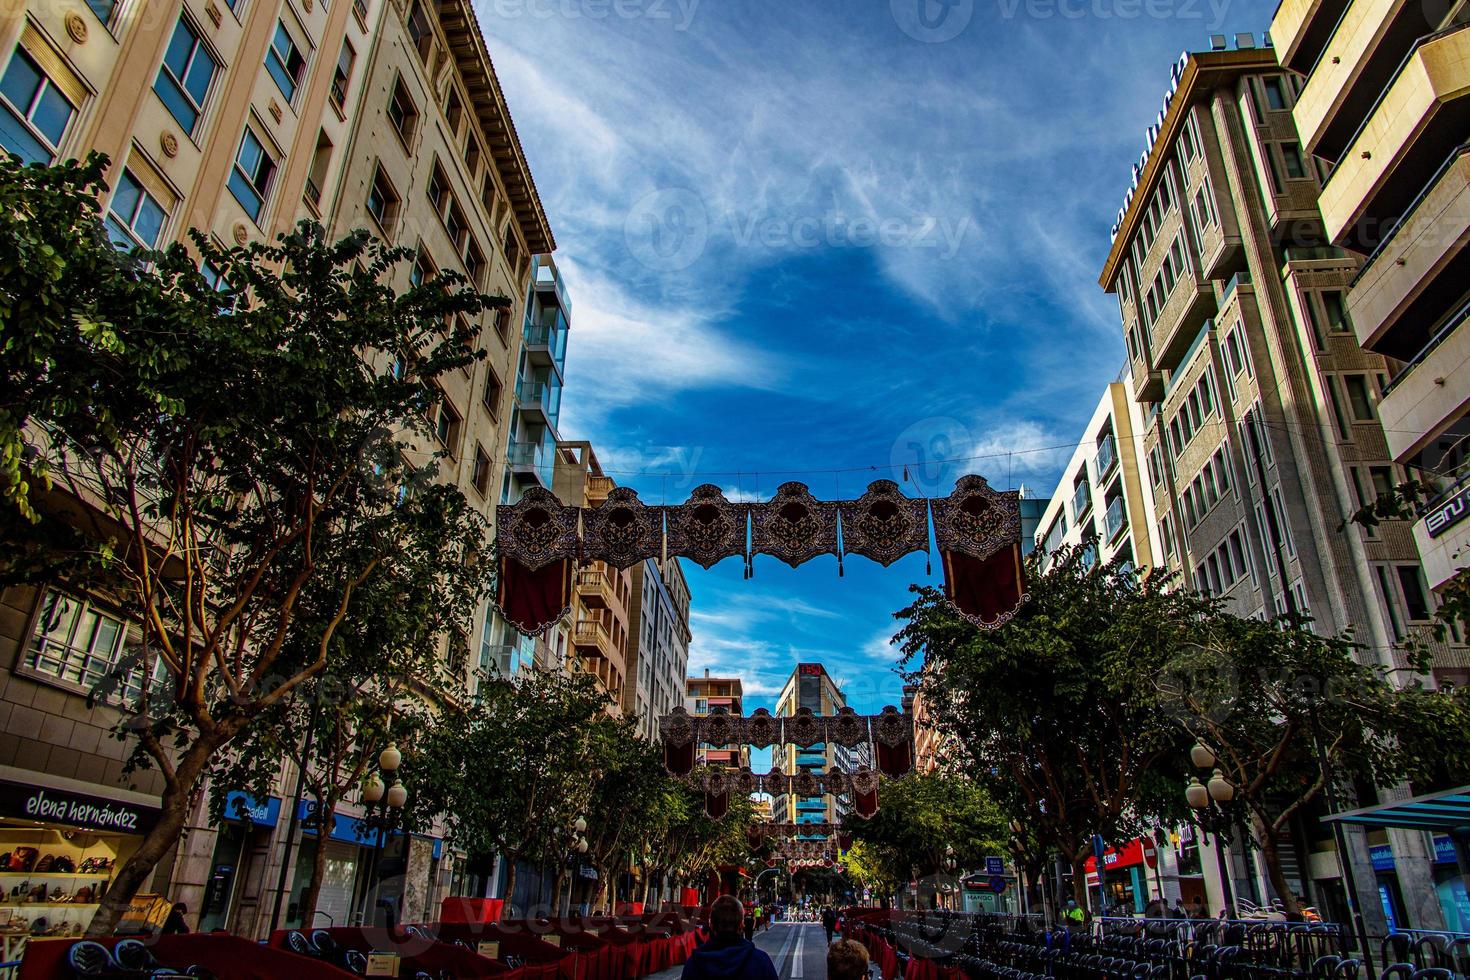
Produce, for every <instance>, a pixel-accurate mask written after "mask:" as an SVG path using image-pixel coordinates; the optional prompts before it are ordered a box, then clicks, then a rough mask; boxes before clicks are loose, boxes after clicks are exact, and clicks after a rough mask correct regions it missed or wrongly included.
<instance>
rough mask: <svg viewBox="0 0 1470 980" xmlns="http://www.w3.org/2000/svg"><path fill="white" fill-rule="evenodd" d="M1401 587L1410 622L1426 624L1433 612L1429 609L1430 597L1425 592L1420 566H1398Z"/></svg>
mask: <svg viewBox="0 0 1470 980" xmlns="http://www.w3.org/2000/svg"><path fill="white" fill-rule="evenodd" d="M1395 571H1397V572H1398V576H1399V586H1400V587H1401V588H1402V589H1403V590H1404V611H1405V612H1406V613H1408V617H1409V621H1410V622H1415V623H1422V622H1426V621H1427V620H1428V619H1429V617H1430V613H1431V610H1430V608H1429V596H1428V595H1427V593H1426V592H1425V591H1424V579H1423V577H1422V576H1421V575H1420V574H1419V566H1418V565H1398V566H1396V567H1395Z"/></svg>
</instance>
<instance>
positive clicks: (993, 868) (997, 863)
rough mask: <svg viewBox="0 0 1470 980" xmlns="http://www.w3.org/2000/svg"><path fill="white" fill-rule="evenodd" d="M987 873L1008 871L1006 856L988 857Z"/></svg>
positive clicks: (986, 860)
mask: <svg viewBox="0 0 1470 980" xmlns="http://www.w3.org/2000/svg"><path fill="white" fill-rule="evenodd" d="M985 873H986V874H988V875H1003V874H1005V873H1006V862H1005V858H998V857H994V856H991V857H987V858H986V859H985Z"/></svg>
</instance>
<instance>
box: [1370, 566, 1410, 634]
mask: <svg viewBox="0 0 1470 980" xmlns="http://www.w3.org/2000/svg"><path fill="white" fill-rule="evenodd" d="M1373 571H1374V572H1375V573H1377V576H1378V591H1379V592H1381V593H1382V594H1383V604H1384V606H1385V607H1387V609H1388V622H1389V625H1390V626H1392V627H1393V635H1394V638H1395V639H1398V640H1402V639H1403V638H1404V624H1403V621H1402V620H1401V619H1400V618H1399V604H1398V599H1397V596H1395V595H1394V589H1393V584H1392V583H1391V582H1390V581H1389V578H1388V569H1386V568H1384V567H1383V566H1382V565H1374V566H1373Z"/></svg>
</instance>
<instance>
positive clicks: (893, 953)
mask: <svg viewBox="0 0 1470 980" xmlns="http://www.w3.org/2000/svg"><path fill="white" fill-rule="evenodd" d="M843 919H844V927H843V928H844V934H845V935H846V936H848V937H849V938H852V939H856V940H858V941H859V942H861V943H863V944H864V945H865V946H866V947H867V948H868V951H869V955H870V956H871V957H872V959H873V962H874V963H875V964H876V965H877V966H878V968H879V970H880V971H881V973H882V976H883V980H894V978H895V977H902V978H903V980H962V978H967V980H1099V978H1100V980H1287V978H1304V980H1368V978H1372V977H1376V978H1378V980H1457V978H1462V977H1465V976H1467V975H1470V974H1467V968H1470V936H1463V935H1455V934H1449V933H1419V934H1411V933H1398V934H1395V935H1392V936H1388V937H1386V938H1384V939H1383V940H1381V941H1380V942H1379V943H1378V948H1376V949H1374V950H1373V959H1371V960H1365V959H1364V958H1363V957H1361V956H1360V955H1357V954H1356V953H1355V951H1354V949H1353V944H1352V940H1351V936H1350V934H1349V932H1348V930H1346V929H1345V928H1344V927H1342V926H1340V925H1336V924H1333V923H1301V922H1274V921H1272V922H1267V921H1259V920H1256V921H1232V920H1218V919H1215V920H1205V921H1193V920H1177V919H1139V918H1135V919H1108V920H1099V921H1097V922H1095V923H1093V924H1092V925H1090V926H1088V927H1087V928H1085V929H1079V930H1075V931H1068V930H1065V929H1048V928H1047V927H1046V926H1045V924H1044V923H1042V922H1041V921H1040V919H1039V918H1038V917H1034V916H1002V915H984V914H981V915H968V914H963V913H957V912H946V911H942V910H941V911H934V912H907V911H903V912H900V911H885V910H873V909H848V910H846V911H845V912H844V916H843ZM1370 963H1371V964H1372V965H1371V966H1370Z"/></svg>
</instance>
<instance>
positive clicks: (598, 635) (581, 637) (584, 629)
mask: <svg viewBox="0 0 1470 980" xmlns="http://www.w3.org/2000/svg"><path fill="white" fill-rule="evenodd" d="M572 642H573V643H575V644H576V645H577V646H579V647H596V648H597V650H598V652H599V653H602V654H606V653H607V652H608V651H610V650H611V649H612V637H611V636H609V635H608V632H607V627H606V626H603V625H602V624H601V623H599V622H597V621H596V620H594V619H579V620H577V625H576V628H575V629H574V630H573V631H572Z"/></svg>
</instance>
